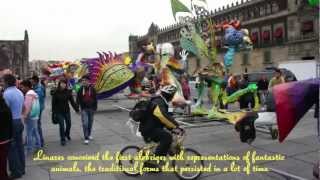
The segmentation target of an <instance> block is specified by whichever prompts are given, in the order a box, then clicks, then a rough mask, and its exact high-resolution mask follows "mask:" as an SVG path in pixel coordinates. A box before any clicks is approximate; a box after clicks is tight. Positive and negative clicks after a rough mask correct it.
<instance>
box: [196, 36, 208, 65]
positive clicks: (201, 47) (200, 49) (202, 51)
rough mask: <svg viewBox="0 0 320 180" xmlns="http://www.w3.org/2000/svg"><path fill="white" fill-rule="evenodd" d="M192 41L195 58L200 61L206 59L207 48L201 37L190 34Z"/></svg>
mask: <svg viewBox="0 0 320 180" xmlns="http://www.w3.org/2000/svg"><path fill="white" fill-rule="evenodd" d="M192 40H193V43H194V44H195V46H196V48H197V56H198V57H199V58H200V59H206V58H208V57H209V52H208V47H207V45H206V43H205V42H204V40H203V39H202V38H201V36H200V35H199V34H197V33H192Z"/></svg>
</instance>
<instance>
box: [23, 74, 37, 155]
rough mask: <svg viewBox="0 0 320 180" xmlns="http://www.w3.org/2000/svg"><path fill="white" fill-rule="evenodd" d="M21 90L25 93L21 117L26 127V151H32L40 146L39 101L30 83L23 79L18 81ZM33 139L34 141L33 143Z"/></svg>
mask: <svg viewBox="0 0 320 180" xmlns="http://www.w3.org/2000/svg"><path fill="white" fill-rule="evenodd" d="M20 87H21V90H22V92H23V93H24V94H25V100H24V108H23V111H22V119H23V121H24V122H25V124H26V128H27V138H26V139H27V143H26V144H27V153H28V154H30V153H33V152H34V151H35V150H38V149H40V148H41V142H40V135H39V131H38V121H39V116H40V102H39V96H38V95H37V93H36V92H35V91H34V90H32V83H31V81H29V80H24V81H22V82H21V83H20ZM33 140H35V142H34V143H33Z"/></svg>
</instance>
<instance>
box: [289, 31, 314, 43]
mask: <svg viewBox="0 0 320 180" xmlns="http://www.w3.org/2000/svg"><path fill="white" fill-rule="evenodd" d="M313 39H319V35H318V34H316V33H309V34H305V35H300V36H296V37H290V38H289V40H288V41H289V42H295V41H305V40H313Z"/></svg>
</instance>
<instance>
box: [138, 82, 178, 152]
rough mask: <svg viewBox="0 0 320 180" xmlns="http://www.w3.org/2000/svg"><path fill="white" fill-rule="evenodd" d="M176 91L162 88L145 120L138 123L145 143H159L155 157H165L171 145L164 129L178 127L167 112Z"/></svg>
mask: <svg viewBox="0 0 320 180" xmlns="http://www.w3.org/2000/svg"><path fill="white" fill-rule="evenodd" d="M176 91H177V88H176V86H174V85H168V86H165V87H163V88H162V89H161V94H160V96H158V97H155V98H153V99H152V100H151V103H150V105H149V108H148V114H147V118H146V120H145V121H143V122H141V123H140V127H139V129H140V132H141V134H142V136H143V137H144V139H145V140H146V141H147V142H148V141H154V142H159V143H160V144H159V146H158V147H157V149H156V152H155V155H156V156H166V155H167V153H168V151H169V149H170V146H171V143H172V135H171V134H170V133H169V132H168V131H166V130H165V129H164V127H165V128H167V129H168V130H172V129H176V128H178V126H179V125H178V123H177V122H176V121H175V120H174V118H173V117H172V116H171V115H170V114H169V112H168V108H169V102H170V101H171V100H172V99H173V97H174V94H175V93H176Z"/></svg>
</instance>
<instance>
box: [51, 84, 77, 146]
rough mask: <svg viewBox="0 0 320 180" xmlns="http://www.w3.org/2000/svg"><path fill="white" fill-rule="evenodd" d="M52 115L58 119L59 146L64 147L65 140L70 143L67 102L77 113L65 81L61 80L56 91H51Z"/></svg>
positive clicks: (69, 117)
mask: <svg viewBox="0 0 320 180" xmlns="http://www.w3.org/2000/svg"><path fill="white" fill-rule="evenodd" d="M51 95H52V107H51V108H52V113H54V114H55V116H56V117H57V119H58V122H59V131H60V141H61V145H62V146H65V145H66V138H67V139H68V140H69V141H70V140H71V137H70V129H71V115H70V107H69V102H70V103H71V105H72V107H73V109H74V110H75V111H76V112H77V113H79V107H78V105H77V104H76V102H75V101H74V99H73V96H72V91H71V90H69V89H68V88H67V81H66V80H65V79H62V80H60V81H59V83H58V87H57V89H55V90H53V91H51Z"/></svg>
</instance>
